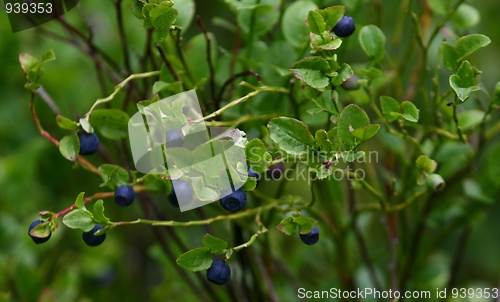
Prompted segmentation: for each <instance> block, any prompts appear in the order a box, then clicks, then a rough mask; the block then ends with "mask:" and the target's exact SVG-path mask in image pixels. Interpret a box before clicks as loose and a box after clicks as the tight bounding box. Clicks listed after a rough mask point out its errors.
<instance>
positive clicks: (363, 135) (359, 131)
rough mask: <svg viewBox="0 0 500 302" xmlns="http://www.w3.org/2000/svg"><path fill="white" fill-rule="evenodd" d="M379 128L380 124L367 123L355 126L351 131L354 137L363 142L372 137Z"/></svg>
mask: <svg viewBox="0 0 500 302" xmlns="http://www.w3.org/2000/svg"><path fill="white" fill-rule="evenodd" d="M379 130H380V125H379V124H373V125H368V126H364V127H359V128H356V129H354V130H353V131H352V132H351V133H352V135H353V136H354V137H355V138H357V139H359V140H361V141H363V142H364V141H367V140H369V139H370V138H372V137H374V136H375V134H377V132H378V131H379Z"/></svg>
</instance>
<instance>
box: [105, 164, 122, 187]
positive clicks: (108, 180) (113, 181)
mask: <svg viewBox="0 0 500 302" xmlns="http://www.w3.org/2000/svg"><path fill="white" fill-rule="evenodd" d="M99 171H100V172H101V178H102V180H103V183H102V184H101V187H104V186H107V187H109V188H111V189H115V187H118V186H121V185H126V184H129V175H128V173H127V170H125V169H123V168H122V167H120V166H116V165H111V164H102V165H100V166H99Z"/></svg>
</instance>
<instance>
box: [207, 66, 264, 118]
mask: <svg viewBox="0 0 500 302" xmlns="http://www.w3.org/2000/svg"><path fill="white" fill-rule="evenodd" d="M249 75H252V76H254V77H256V78H257V80H258V81H259V82H260V79H261V77H260V74H258V73H256V72H254V71H253V70H251V69H250V70H247V71H243V72H240V73H237V74H234V75H232V76H231V77H230V78H229V79H227V80H226V81H225V82H224V84H222V87H221V89H220V90H219V94H218V95H217V97H216V98H215V102H216V107H217V109H218V108H219V106H220V102H221V101H222V96H223V95H224V92H225V90H226V88H227V87H228V86H229V85H230V84H232V83H233V82H234V81H235V80H236V79H238V78H241V77H245V76H249Z"/></svg>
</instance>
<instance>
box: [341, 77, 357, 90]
mask: <svg viewBox="0 0 500 302" xmlns="http://www.w3.org/2000/svg"><path fill="white" fill-rule="evenodd" d="M358 80H359V78H358V76H355V75H353V76H352V77H350V78H348V79H347V80H345V81H344V83H342V84H340V86H342V88H344V89H345V90H356V89H358V88H359V83H358Z"/></svg>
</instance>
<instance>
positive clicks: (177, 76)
mask: <svg viewBox="0 0 500 302" xmlns="http://www.w3.org/2000/svg"><path fill="white" fill-rule="evenodd" d="M155 47H156V49H158V52H159V53H160V56H161V59H162V60H163V63H165V65H166V66H167V68H168V71H170V74H171V75H172V77H174V80H176V81H177V82H181V83H182V88H183V89H184V90H189V89H188V88H187V86H186V84H184V82H182V81H181V79H180V78H179V75H178V74H177V72H175V69H174V67H173V66H172V63H171V62H170V61H169V60H168V59H167V56H166V55H165V51H163V48H161V46H160V44H158V43H156V44H155Z"/></svg>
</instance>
